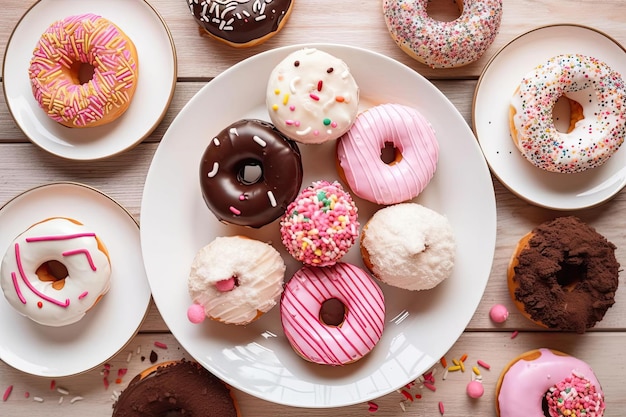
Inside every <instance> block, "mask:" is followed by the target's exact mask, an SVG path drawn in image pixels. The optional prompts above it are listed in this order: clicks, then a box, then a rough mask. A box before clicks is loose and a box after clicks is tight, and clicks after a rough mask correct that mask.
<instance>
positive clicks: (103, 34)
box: [28, 13, 139, 128]
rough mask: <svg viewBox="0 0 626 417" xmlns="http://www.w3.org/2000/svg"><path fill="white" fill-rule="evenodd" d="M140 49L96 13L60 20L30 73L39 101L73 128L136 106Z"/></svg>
mask: <svg viewBox="0 0 626 417" xmlns="http://www.w3.org/2000/svg"><path fill="white" fill-rule="evenodd" d="M138 70H139V67H138V59H137V50H136V49H135V45H134V44H133V42H132V41H131V40H130V38H129V37H128V36H127V35H126V34H125V33H124V32H122V30H121V29H120V28H119V27H117V26H116V25H115V24H114V23H112V22H111V21H109V20H107V19H105V18H103V17H101V16H98V15H95V14H91V13H88V14H81V15H76V16H69V17H66V18H65V19H62V20H58V21H56V22H54V23H53V24H52V25H50V27H48V29H47V30H46V31H45V32H44V34H43V35H42V36H41V38H40V39H39V42H38V43H37V46H36V47H35V50H34V52H33V57H32V59H31V61H30V67H29V69H28V75H29V78H30V82H31V86H32V91H33V95H34V96H35V99H36V100H37V102H38V103H39V106H40V107H41V108H42V109H43V110H44V111H45V112H46V114H47V115H48V116H49V117H50V118H51V119H52V120H54V121H56V122H58V123H60V124H62V125H63V126H67V127H76V128H83V127H95V126H100V125H103V124H106V123H110V122H112V121H114V120H115V119H117V118H118V117H120V116H121V115H122V114H123V113H124V112H125V111H126V110H127V109H128V107H129V106H130V103H131V100H132V98H133V95H134V94H135V89H136V88H137V77H138Z"/></svg>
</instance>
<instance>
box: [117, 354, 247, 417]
mask: <svg viewBox="0 0 626 417" xmlns="http://www.w3.org/2000/svg"><path fill="white" fill-rule="evenodd" d="M169 415H181V416H182V415H185V416H186V415H189V416H220V417H238V416H240V414H239V410H238V408H237V405H236V403H235V400H234V398H233V397H232V396H231V392H230V388H229V387H228V386H227V385H226V384H224V383H223V382H222V381H221V380H219V379H218V378H217V377H216V376H214V375H213V374H211V373H210V372H209V371H207V370H206V369H204V368H203V367H202V366H200V365H199V364H198V363H196V362H189V361H186V360H181V361H176V362H165V363H162V364H158V365H155V366H153V367H151V368H149V369H146V370H145V371H144V372H142V373H141V374H139V375H137V376H136V377H134V378H133V379H132V380H131V381H130V383H129V384H128V387H126V389H124V391H122V394H121V395H120V397H119V398H118V399H117V401H116V403H115V404H113V416H112V417H141V416H169Z"/></svg>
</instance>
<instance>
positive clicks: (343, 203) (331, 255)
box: [280, 181, 359, 266]
mask: <svg viewBox="0 0 626 417" xmlns="http://www.w3.org/2000/svg"><path fill="white" fill-rule="evenodd" d="M280 233H281V240H282V242H283V244H284V245H285V247H286V248H287V251H288V252H289V253H290V254H291V255H292V256H293V257H294V258H295V259H296V260H298V261H300V262H302V263H304V264H306V265H313V266H328V265H332V264H334V263H336V262H338V261H339V260H340V259H341V257H342V256H344V255H345V254H346V253H347V252H348V250H349V249H350V248H351V247H352V245H354V242H355V241H356V239H357V237H358V236H359V222H358V219H357V207H356V205H355V204H354V202H353V201H352V197H350V194H348V193H347V192H345V191H344V190H343V188H342V187H341V185H340V184H339V183H338V182H336V181H335V182H333V183H330V182H328V181H316V182H314V183H313V184H311V185H310V186H308V187H307V188H305V189H304V190H302V191H301V192H300V195H299V196H298V197H297V198H296V199H295V200H294V201H293V202H291V204H289V206H288V207H287V210H286V211H285V214H284V215H283V217H282V218H281V221H280Z"/></svg>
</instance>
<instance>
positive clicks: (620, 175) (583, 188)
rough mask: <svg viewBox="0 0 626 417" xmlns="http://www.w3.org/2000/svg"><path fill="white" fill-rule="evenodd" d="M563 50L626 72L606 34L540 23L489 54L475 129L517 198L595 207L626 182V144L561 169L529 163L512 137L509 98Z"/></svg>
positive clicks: (625, 58) (623, 57)
mask: <svg viewBox="0 0 626 417" xmlns="http://www.w3.org/2000/svg"><path fill="white" fill-rule="evenodd" d="M567 53H579V54H584V55H590V56H594V57H596V58H598V59H600V60H602V61H605V62H606V63H607V64H608V65H609V66H610V67H611V68H613V69H614V70H616V71H618V72H619V73H620V74H622V76H623V77H626V53H625V50H624V49H623V47H622V46H621V45H620V44H619V43H618V42H616V41H615V40H613V39H611V38H610V37H608V36H607V35H606V34H603V33H601V32H598V31H597V30H595V29H592V28H588V27H584V26H579V25H570V24H564V25H554V26H545V27H540V28H537V29H534V30H532V31H530V32H527V33H524V34H522V35H520V36H519V37H517V38H515V39H513V40H512V41H511V42H509V43H508V44H507V45H505V46H504V47H503V48H502V49H501V50H500V51H498V52H497V53H496V54H495V55H494V56H493V57H492V58H491V60H490V61H489V62H488V63H487V65H486V66H485V69H484V71H483V73H482V75H481V76H480V78H479V80H478V84H477V86H476V91H475V94H474V102H473V110H472V113H473V116H472V119H473V124H474V132H475V133H476V137H477V138H478V142H479V143H480V146H481V148H482V151H483V154H484V155H485V158H486V159H487V163H488V164H489V166H490V168H491V171H492V172H493V174H494V175H495V176H496V177H497V178H498V179H499V180H500V182H502V184H504V185H505V186H506V187H507V188H508V189H509V190H510V191H511V192H513V193H514V194H516V195H518V196H519V197H521V198H523V199H525V200H526V201H528V202H530V203H532V204H535V205H537V206H541V207H546V208H550V209H555V210H576V209H582V208H587V207H592V206H596V205H598V204H600V203H603V202H605V201H607V200H608V199H610V198H611V197H613V196H614V195H615V194H617V193H618V192H619V191H620V190H621V189H622V188H623V187H624V185H626V168H625V167H626V150H625V149H620V150H619V151H618V152H617V153H616V154H615V155H613V156H612V157H611V158H610V159H609V160H608V162H606V163H605V164H604V165H602V166H600V167H598V168H594V169H590V170H587V171H584V172H581V173H577V174H559V173H552V172H548V171H544V170H542V169H540V168H537V167H535V166H534V165H532V164H531V163H530V162H528V161H527V160H526V159H525V158H524V156H522V155H521V153H520V152H519V151H518V150H517V148H516V147H515V144H514V143H513V140H512V139H511V134H510V130H509V103H510V99H511V97H512V96H513V92H514V91H515V88H516V87H517V86H518V85H519V83H520V81H521V79H522V77H523V76H524V75H526V73H528V72H530V71H532V70H533V68H535V67H536V66H537V65H539V64H541V63H542V62H544V61H546V60H547V59H549V58H551V57H553V56H556V55H559V54H567ZM558 111H559V110H558V109H557V113H555V116H557V117H558V116H559V113H558ZM564 116H565V119H567V120H569V116H566V115H564ZM565 119H564V120H565Z"/></svg>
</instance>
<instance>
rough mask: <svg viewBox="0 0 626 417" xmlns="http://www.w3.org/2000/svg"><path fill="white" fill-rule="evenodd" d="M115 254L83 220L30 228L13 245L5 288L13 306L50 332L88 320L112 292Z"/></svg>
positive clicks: (1, 272) (0, 278)
mask: <svg viewBox="0 0 626 417" xmlns="http://www.w3.org/2000/svg"><path fill="white" fill-rule="evenodd" d="M110 277H111V264H110V259H109V252H108V251H107V249H106V247H105V246H104V243H103V242H102V241H101V240H100V238H99V237H98V236H97V235H96V233H95V232H94V231H93V230H92V229H90V228H88V227H86V226H85V225H83V224H82V223H80V222H78V221H77V220H74V219H70V218H63V217H54V218H50V219H46V220H43V221H41V222H39V223H36V224H34V225H32V226H31V227H29V228H28V229H27V230H26V231H25V232H23V233H21V234H20V235H19V236H17V237H16V238H15V239H14V240H13V242H11V244H10V245H9V248H8V249H7V251H6V253H5V255H4V258H3V259H2V265H1V267H0V283H1V284H2V291H3V292H4V296H5V298H6V299H7V301H8V302H9V304H10V305H11V306H12V307H13V308H14V309H15V310H16V311H17V312H18V313H20V314H21V315H23V316H26V317H28V318H30V319H31V320H33V321H35V322H37V323H39V324H42V325H45V326H55V327H58V326H65V325H68V324H72V323H75V322H77V321H79V320H80V319H82V318H83V317H84V316H85V314H86V313H87V311H88V310H89V309H91V308H92V307H93V306H94V305H95V304H96V303H97V302H98V301H99V300H100V298H101V297H102V296H103V295H105V294H106V293H107V292H108V291H109V287H110Z"/></svg>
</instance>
